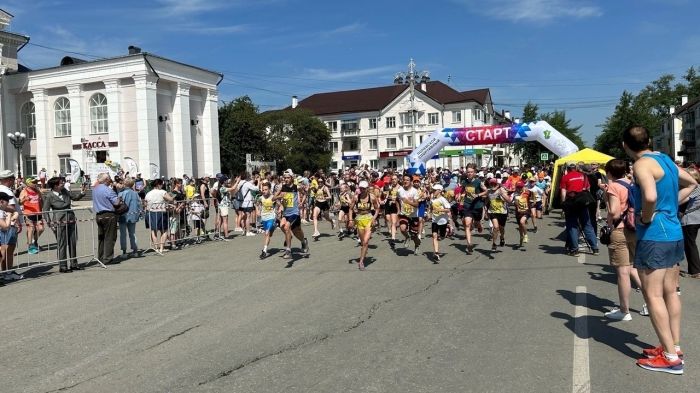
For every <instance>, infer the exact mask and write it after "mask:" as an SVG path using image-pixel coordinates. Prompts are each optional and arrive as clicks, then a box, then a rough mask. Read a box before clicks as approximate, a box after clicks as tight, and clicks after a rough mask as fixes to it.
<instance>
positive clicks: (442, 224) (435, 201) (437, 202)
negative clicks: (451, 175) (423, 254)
mask: <svg viewBox="0 0 700 393" xmlns="http://www.w3.org/2000/svg"><path fill="white" fill-rule="evenodd" d="M442 190H443V187H442V186H441V185H439V184H434V185H433V196H432V199H431V200H430V210H431V213H432V218H433V224H432V233H433V258H434V259H433V263H436V264H437V263H440V245H439V242H440V240H442V239H444V238H445V236H446V235H447V224H448V223H449V214H450V203H449V202H448V201H447V199H445V197H443V196H442Z"/></svg>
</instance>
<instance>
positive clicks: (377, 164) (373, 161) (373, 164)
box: [369, 160, 379, 169]
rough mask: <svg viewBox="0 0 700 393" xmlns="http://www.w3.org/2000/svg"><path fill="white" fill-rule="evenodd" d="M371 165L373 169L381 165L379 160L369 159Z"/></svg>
mask: <svg viewBox="0 0 700 393" xmlns="http://www.w3.org/2000/svg"><path fill="white" fill-rule="evenodd" d="M369 166H370V167H371V168H372V169H377V167H378V166H379V160H369Z"/></svg>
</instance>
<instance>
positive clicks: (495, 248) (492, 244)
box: [491, 243, 497, 251]
mask: <svg viewBox="0 0 700 393" xmlns="http://www.w3.org/2000/svg"><path fill="white" fill-rule="evenodd" d="M496 250H497V247H496V243H491V251H496Z"/></svg>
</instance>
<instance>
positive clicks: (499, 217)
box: [489, 213, 508, 226]
mask: <svg viewBox="0 0 700 393" xmlns="http://www.w3.org/2000/svg"><path fill="white" fill-rule="evenodd" d="M507 219H508V214H507V213H506V214H499V213H489V220H496V221H498V225H500V226H505V225H506V220H507Z"/></svg>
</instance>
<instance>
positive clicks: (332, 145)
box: [329, 142, 338, 153]
mask: <svg viewBox="0 0 700 393" xmlns="http://www.w3.org/2000/svg"><path fill="white" fill-rule="evenodd" d="M329 147H330V149H331V152H333V153H337V152H338V142H330V143H329Z"/></svg>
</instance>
